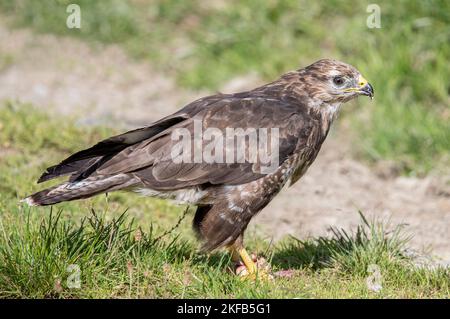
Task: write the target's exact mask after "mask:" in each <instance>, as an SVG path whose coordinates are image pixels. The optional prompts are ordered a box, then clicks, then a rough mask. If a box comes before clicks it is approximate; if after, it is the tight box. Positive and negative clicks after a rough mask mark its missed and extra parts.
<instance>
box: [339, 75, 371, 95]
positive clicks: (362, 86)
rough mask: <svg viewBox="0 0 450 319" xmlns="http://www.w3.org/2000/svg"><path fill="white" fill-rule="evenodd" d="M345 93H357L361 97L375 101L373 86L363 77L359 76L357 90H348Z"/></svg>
mask: <svg viewBox="0 0 450 319" xmlns="http://www.w3.org/2000/svg"><path fill="white" fill-rule="evenodd" d="M345 92H357V93H359V94H361V95H366V96H368V97H370V98H371V99H373V95H374V92H373V86H372V85H371V84H370V83H369V82H367V80H366V79H365V78H364V77H363V76H362V75H360V76H359V79H358V86H357V87H355V88H349V89H346V90H345Z"/></svg>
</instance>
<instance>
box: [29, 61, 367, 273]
mask: <svg viewBox="0 0 450 319" xmlns="http://www.w3.org/2000/svg"><path fill="white" fill-rule="evenodd" d="M373 94H374V91H373V87H372V86H371V85H370V84H369V83H368V82H367V80H365V79H364V77H363V76H362V75H361V73H360V72H359V71H358V70H357V69H356V68H354V67H353V66H351V65H348V64H346V63H343V62H340V61H337V60H333V59H322V60H319V61H317V62H315V63H313V64H311V65H309V66H307V67H305V68H302V69H298V70H295V71H291V72H288V73H286V74H284V75H282V76H281V77H280V78H279V79H277V80H276V81H274V82H271V83H268V84H265V85H263V86H260V87H257V88H255V89H253V90H250V91H245V92H240V93H234V94H220V93H219V94H215V95H211V96H207V97H203V98H200V99H198V100H196V101H194V102H192V103H190V104H188V105H186V106H185V107H184V108H182V109H181V110H179V111H178V112H176V113H174V114H172V115H169V116H167V117H165V118H163V119H161V120H159V121H156V122H154V123H152V124H150V125H149V126H146V127H143V128H139V129H136V130H132V131H129V132H126V133H123V134H120V135H117V136H113V137H110V138H107V139H105V140H102V141H100V142H99V143H97V144H96V145H94V146H92V147H90V148H88V149H85V150H82V151H79V152H77V153H75V154H73V155H71V156H69V157H68V158H67V159H65V160H63V161H62V162H61V163H59V164H58V165H55V166H51V167H49V168H47V170H46V171H45V172H44V173H43V174H42V176H41V177H40V178H39V180H38V183H40V182H45V181H47V180H50V179H53V178H56V177H60V176H65V175H69V178H68V180H67V181H66V182H64V183H62V184H60V185H57V186H54V187H51V188H47V189H45V190H42V191H39V192H37V193H35V194H33V195H31V196H29V197H27V198H25V199H24V200H23V201H25V202H26V203H28V204H29V205H32V206H44V205H53V204H56V203H59V202H64V201H70V200H76V199H82V198H88V197H91V196H94V195H98V194H102V193H107V192H112V191H116V190H128V191H136V192H140V193H142V194H145V195H149V196H155V197H160V198H167V199H172V200H175V201H178V202H181V203H187V204H191V205H195V206H197V210H196V213H195V216H194V220H193V228H194V230H195V231H196V233H197V234H198V236H199V238H200V239H201V240H202V242H203V246H202V250H203V251H212V250H214V249H217V248H225V247H226V248H228V249H229V250H230V252H231V254H232V257H233V259H234V260H237V261H238V260H241V262H243V264H244V265H245V267H246V268H247V273H248V274H249V275H253V276H255V274H256V273H257V272H258V269H257V266H256V264H255V263H254V261H253V259H252V258H251V257H250V256H249V254H248V253H247V252H246V250H245V248H244V244H243V234H244V231H245V229H246V228H247V225H248V223H249V222H250V220H251V219H252V217H253V216H255V215H256V214H257V213H258V212H260V211H261V210H262V209H263V208H264V207H265V206H266V205H267V204H268V203H269V202H270V201H271V200H272V199H273V198H274V196H275V195H276V194H277V193H278V192H279V191H280V190H281V188H282V187H283V186H284V185H285V184H286V183H287V182H288V183H289V184H290V185H292V184H294V183H295V182H297V181H298V180H299V179H300V177H301V176H302V175H303V174H305V172H306V170H307V169H308V167H309V166H310V165H311V164H312V163H313V161H314V159H315V158H316V156H317V154H318V152H319V150H320V148H321V145H322V143H323V142H324V140H325V138H326V136H327V134H328V132H329V130H330V125H331V124H332V122H333V121H334V119H335V118H336V116H337V114H338V112H339V109H340V106H341V104H343V103H345V102H347V101H349V100H351V99H353V98H356V97H358V96H360V95H365V96H369V97H371V98H373ZM196 123H197V126H200V129H201V130H203V131H206V130H208V129H210V128H213V129H214V132H215V133H224V135H225V132H226V131H227V129H229V128H241V129H243V130H247V129H276V130H277V131H276V133H277V134H274V135H276V137H277V139H276V140H271V142H270V143H268V144H271V145H272V146H274V145H275V146H277V147H276V148H271V150H270V151H269V152H268V154H269V155H273V154H275V153H276V154H277V163H276V165H275V167H274V168H273V169H272V170H266V171H264V170H262V169H261V166H262V161H261V160H258V159H257V160H255V161H251V160H250V157H251V156H249V155H248V153H245V152H244V155H242V156H241V157H240V158H239V159H238V156H236V158H235V160H234V161H231V162H230V161H223V162H220V161H217V162H214V161H205V160H204V159H202V158H200V160H199V159H198V158H193V157H194V155H193V154H189V152H188V150H186V149H184V148H183V149H182V150H180V148H179V147H178V148H177V145H178V144H179V143H180V142H179V139H178V140H177V139H174V136H173V135H174V132H176V131H177V130H184V131H183V132H185V133H186V132H187V133H188V134H186V136H187V139H188V142H189V143H188V145H190V146H193V145H194V144H195V145H197V146H198V144H200V146H206V144H208V143H209V144H211V143H212V144H213V147H215V148H214V151H213V152H212V153H214V152H215V153H217V154H212V155H218V153H220V151H224V152H226V151H229V148H230V147H233V145H234V143H231V144H229V143H225V144H226V145H225V144H224V143H223V142H220V143H219V142H212V141H213V139H212V135H211V136H209V139H207V138H206V137H205V136H203V137H202V138H203V140H202V139H201V140H200V143H198V141H195V137H194V136H195V132H194V130H195V124H196ZM198 123H200V124H199V125H198ZM274 132H275V131H274ZM219 135H220V134H219ZM247 137H248V136H247ZM274 141H275V142H274ZM230 145H231V146H230ZM243 145H244V151H249V150H248V149H249V147H250V143H249V142H247V140H245V141H244V144H243ZM174 150H177V151H174ZM177 152H178V153H177ZM232 152H233V150H232ZM174 153H175V154H178V155H187V156H186V157H185V158H184V157H183V158H184V159H187V160H183V161H180V160H179V157H178V158H177V157H174ZM192 153H195V152H192ZM235 153H236V152H235ZM235 153H232V154H235ZM231 158H234V156H232V157H231ZM175 159H177V160H175Z"/></svg>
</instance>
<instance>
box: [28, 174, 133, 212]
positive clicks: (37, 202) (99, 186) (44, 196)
mask: <svg viewBox="0 0 450 319" xmlns="http://www.w3.org/2000/svg"><path fill="white" fill-rule="evenodd" d="M134 183H135V180H134V179H133V177H131V176H130V175H127V174H119V175H115V176H109V177H104V176H103V177H102V176H95V177H89V178H87V179H85V180H82V181H79V182H67V183H63V184H60V185H57V186H54V187H51V188H47V189H44V190H42V191H39V192H37V193H34V194H32V195H30V196H28V197H26V198H24V199H23V200H22V202H25V203H26V204H28V205H30V206H46V205H53V204H56V203H60V202H65V201H71V200H75V199H82V198H88V197H92V196H95V195H98V194H101V193H105V192H108V191H112V190H118V189H122V188H126V187H129V186H131V185H133V184H134Z"/></svg>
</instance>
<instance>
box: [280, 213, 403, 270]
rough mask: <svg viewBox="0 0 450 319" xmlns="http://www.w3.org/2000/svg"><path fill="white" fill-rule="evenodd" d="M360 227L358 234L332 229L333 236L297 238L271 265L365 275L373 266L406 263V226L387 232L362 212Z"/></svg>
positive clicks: (284, 245) (285, 244) (282, 248)
mask: <svg viewBox="0 0 450 319" xmlns="http://www.w3.org/2000/svg"><path fill="white" fill-rule="evenodd" d="M359 215H360V217H361V221H362V222H361V224H360V225H358V227H357V228H356V230H355V231H353V232H347V231H346V230H344V229H338V228H334V227H331V228H330V231H331V233H332V236H330V237H317V238H311V239H306V240H300V239H297V238H295V237H291V238H290V239H288V240H286V241H284V242H282V243H280V244H279V245H280V246H279V248H278V249H277V250H276V251H275V252H274V254H273V256H272V261H271V263H272V265H273V266H274V267H276V268H279V269H311V270H319V269H322V268H329V267H338V268H339V269H340V270H343V271H346V270H348V271H351V272H353V273H354V272H359V273H365V272H366V270H367V267H368V266H369V265H370V264H385V263H388V262H392V261H406V260H407V259H408V257H407V255H406V254H405V252H406V250H407V243H408V242H409V240H410V236H408V235H406V234H404V232H403V226H404V225H397V226H395V227H394V228H393V229H392V230H387V229H386V225H385V224H384V223H381V222H377V221H370V222H369V221H367V219H366V218H365V217H364V215H363V214H362V213H361V212H359Z"/></svg>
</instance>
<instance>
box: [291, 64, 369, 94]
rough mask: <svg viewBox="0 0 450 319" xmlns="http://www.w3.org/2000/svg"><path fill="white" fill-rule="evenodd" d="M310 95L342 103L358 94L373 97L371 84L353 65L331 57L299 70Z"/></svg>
mask: <svg viewBox="0 0 450 319" xmlns="http://www.w3.org/2000/svg"><path fill="white" fill-rule="evenodd" d="M299 73H300V76H301V80H302V82H304V83H305V85H307V87H308V89H309V90H308V91H309V92H310V94H311V95H313V96H312V97H313V98H315V99H320V100H321V101H324V102H327V103H343V102H347V101H349V100H351V99H353V98H356V97H358V96H360V95H366V96H369V97H370V98H373V95H374V91H373V87H372V85H371V84H370V83H369V82H367V80H366V79H365V78H364V77H363V76H362V75H361V73H360V72H359V71H358V70H357V69H356V68H354V67H353V66H351V65H349V64H346V63H344V62H340V61H337V60H332V59H322V60H319V61H317V62H315V63H313V64H311V65H309V66H307V67H306V68H304V69H302V70H299Z"/></svg>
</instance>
